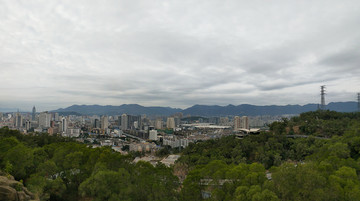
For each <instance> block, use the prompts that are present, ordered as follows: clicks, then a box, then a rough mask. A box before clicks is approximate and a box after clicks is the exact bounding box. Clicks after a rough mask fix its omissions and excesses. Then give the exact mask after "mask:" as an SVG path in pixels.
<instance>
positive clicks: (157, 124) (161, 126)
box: [155, 119, 163, 129]
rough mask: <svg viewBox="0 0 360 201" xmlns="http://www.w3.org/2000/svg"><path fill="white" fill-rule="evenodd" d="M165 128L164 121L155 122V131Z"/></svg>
mask: <svg viewBox="0 0 360 201" xmlns="http://www.w3.org/2000/svg"><path fill="white" fill-rule="evenodd" d="M162 128H163V121H162V119H157V120H156V121H155V129H162Z"/></svg>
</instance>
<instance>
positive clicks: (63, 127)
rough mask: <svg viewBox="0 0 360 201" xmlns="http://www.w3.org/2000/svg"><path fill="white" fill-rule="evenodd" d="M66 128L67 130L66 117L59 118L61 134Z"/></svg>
mask: <svg viewBox="0 0 360 201" xmlns="http://www.w3.org/2000/svg"><path fill="white" fill-rule="evenodd" d="M67 128H68V121H67V119H66V117H63V118H61V131H62V132H63V133H66V132H67Z"/></svg>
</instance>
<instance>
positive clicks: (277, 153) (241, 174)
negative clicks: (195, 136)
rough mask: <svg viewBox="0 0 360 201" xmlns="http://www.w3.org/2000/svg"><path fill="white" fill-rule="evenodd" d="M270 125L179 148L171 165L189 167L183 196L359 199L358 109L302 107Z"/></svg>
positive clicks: (255, 198) (194, 197)
mask: <svg viewBox="0 0 360 201" xmlns="http://www.w3.org/2000/svg"><path fill="white" fill-rule="evenodd" d="M333 123H336V124H335V125H334V126H331V127H330V128H326V127H327V126H328V125H330V124H333ZM270 128H271V131H270V132H266V133H261V134H259V135H250V136H247V137H245V138H243V139H237V138H236V137H235V136H229V137H224V138H221V139H216V140H208V141H205V142H200V143H197V144H190V146H188V147H187V148H185V149H184V150H183V154H182V156H181V158H180V159H179V160H178V162H177V166H176V167H175V168H178V169H181V168H180V167H187V169H188V170H189V172H188V173H187V177H186V179H185V180H184V182H183V186H184V187H183V189H182V191H181V195H182V196H183V198H184V200H201V199H202V196H201V192H207V193H208V195H211V198H210V199H209V200H249V201H250V200H264V201H265V200H273V201H275V200H284V201H285V200H303V201H308V200H314V201H315V200H334V201H335V200H360V113H337V112H331V111H315V112H308V113H303V114H301V115H300V117H295V118H293V119H291V120H289V121H288V120H285V119H284V121H283V122H277V123H274V124H272V125H271V126H270ZM326 129H328V130H326ZM296 134H301V135H296ZM319 135H321V136H325V137H323V138H315V137H316V136H319ZM291 136H308V137H307V138H305V137H298V138H295V137H291ZM265 175H266V177H265ZM199 183H200V184H203V185H199ZM205 184H206V185H205Z"/></svg>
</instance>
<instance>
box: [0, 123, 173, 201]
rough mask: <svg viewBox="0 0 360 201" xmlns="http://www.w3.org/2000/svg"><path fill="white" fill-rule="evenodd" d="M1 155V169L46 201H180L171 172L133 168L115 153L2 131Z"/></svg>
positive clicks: (128, 158) (140, 166)
mask: <svg viewBox="0 0 360 201" xmlns="http://www.w3.org/2000/svg"><path fill="white" fill-rule="evenodd" d="M0 149H1V150H0V164H1V169H3V171H5V172H7V173H9V174H12V175H13V176H14V177H15V178H16V179H17V180H23V181H24V183H25V185H26V186H27V187H28V189H29V190H31V191H32V192H34V193H36V194H37V195H38V196H39V198H40V199H41V200H81V199H84V200H176V195H177V192H176V189H177V188H178V186H179V182H178V179H177V177H176V176H174V175H173V173H172V170H171V169H170V168H167V167H165V166H164V165H158V166H156V167H154V166H152V165H150V164H149V163H145V162H138V163H137V164H133V163H131V161H132V159H133V158H132V157H131V156H130V155H128V156H124V155H121V154H120V153H117V152H115V151H113V150H112V149H111V148H110V147H102V148H90V147H87V146H86V145H84V144H80V143H76V142H69V140H68V139H66V138H61V137H57V136H49V135H46V134H39V135H34V136H25V135H21V134H19V132H17V131H12V130H9V129H7V128H1V129H0Z"/></svg>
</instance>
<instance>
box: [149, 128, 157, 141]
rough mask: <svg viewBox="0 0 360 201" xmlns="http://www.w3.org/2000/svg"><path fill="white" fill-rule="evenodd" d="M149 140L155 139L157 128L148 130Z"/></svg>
mask: <svg viewBox="0 0 360 201" xmlns="http://www.w3.org/2000/svg"><path fill="white" fill-rule="evenodd" d="M149 140H155V141H156V140H157V130H151V131H150V132H149Z"/></svg>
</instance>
